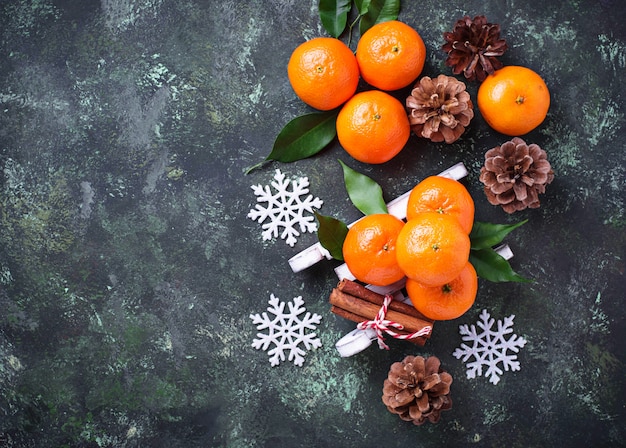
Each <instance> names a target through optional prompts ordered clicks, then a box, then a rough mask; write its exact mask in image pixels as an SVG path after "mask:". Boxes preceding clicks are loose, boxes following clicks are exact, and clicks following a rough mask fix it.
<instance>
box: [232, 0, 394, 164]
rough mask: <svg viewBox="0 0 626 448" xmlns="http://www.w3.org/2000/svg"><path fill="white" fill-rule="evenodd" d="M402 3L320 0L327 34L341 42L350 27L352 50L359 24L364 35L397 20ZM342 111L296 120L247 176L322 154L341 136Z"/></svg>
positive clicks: (285, 129)
mask: <svg viewBox="0 0 626 448" xmlns="http://www.w3.org/2000/svg"><path fill="white" fill-rule="evenodd" d="M353 4H354V5H355V6H356V9H357V11H358V15H357V17H356V19H355V20H354V21H353V22H352V23H351V24H350V25H348V15H349V13H350V11H351V10H352V6H353ZM399 12H400V0H354V2H353V1H352V0H320V2H319V17H320V20H321V22H322V25H323V27H324V29H325V30H326V32H328V34H330V35H331V36H333V37H335V38H339V36H341V35H342V34H343V33H344V31H345V30H346V27H347V26H348V27H349V30H350V31H349V37H348V46H349V45H350V39H351V37H352V28H353V27H354V26H355V25H356V24H357V23H358V24H359V31H360V33H361V35H362V34H363V33H364V32H365V31H367V30H368V29H369V28H370V27H371V26H372V25H375V24H376V23H380V22H385V21H388V20H396V19H397V18H398V13H399ZM338 114H339V109H335V110H332V111H327V112H312V113H308V114H305V115H301V116H299V117H296V118H294V119H292V120H291V121H290V122H289V123H287V124H286V125H285V126H284V127H283V129H282V130H281V131H280V133H279V134H278V136H277V137H276V140H275V141H274V146H273V147H272V151H271V152H270V154H269V155H268V156H267V157H266V158H265V159H263V160H262V161H261V162H259V163H257V164H255V165H252V166H250V167H248V168H246V169H245V170H244V173H245V174H248V173H250V172H251V171H253V170H255V169H257V168H261V167H262V166H263V165H265V164H266V163H268V162H270V161H273V160H274V161H277V162H284V163H289V162H295V161H296V160H301V159H305V158H307V157H311V156H313V155H315V154H317V153H318V152H320V151H322V150H323V149H324V148H325V147H326V146H328V145H329V144H330V142H332V141H333V140H334V138H335V137H336V135H337V129H336V121H337V115H338Z"/></svg>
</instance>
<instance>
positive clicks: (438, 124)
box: [406, 75, 474, 143]
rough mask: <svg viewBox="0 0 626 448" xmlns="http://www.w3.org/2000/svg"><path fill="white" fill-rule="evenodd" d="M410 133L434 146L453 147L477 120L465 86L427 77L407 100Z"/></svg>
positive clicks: (450, 78) (417, 84)
mask: <svg viewBox="0 0 626 448" xmlns="http://www.w3.org/2000/svg"><path fill="white" fill-rule="evenodd" d="M406 106H407V107H408V109H409V121H410V123H411V129H412V130H413V132H414V133H415V135H418V136H420V137H426V138H429V139H430V140H432V141H433V142H442V141H444V140H445V142H446V143H452V142H454V141H456V140H457V139H458V138H459V137H460V136H461V134H463V132H464V131H465V127H466V126H467V125H469V123H470V121H471V119H472V118H473V117H474V106H473V104H472V101H471V99H470V95H469V93H468V92H467V91H466V90H465V84H464V83H463V82H461V81H459V80H458V79H456V78H453V77H452V76H446V75H439V76H437V78H435V79H432V78H430V77H428V76H424V77H423V78H422V79H420V80H419V82H417V83H416V84H415V86H414V87H413V90H412V91H411V95H410V96H409V97H408V98H407V99H406Z"/></svg>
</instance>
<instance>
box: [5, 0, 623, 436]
mask: <svg viewBox="0 0 626 448" xmlns="http://www.w3.org/2000/svg"><path fill="white" fill-rule="evenodd" d="M464 14H469V15H470V16H474V15H478V14H486V15H487V18H488V19H489V21H491V22H496V23H499V24H500V25H501V27H502V33H503V37H505V38H506V39H507V41H508V43H509V47H510V49H509V51H508V52H507V53H506V55H505V56H504V57H503V58H502V60H503V62H504V63H505V64H507V65H516V64H517V65H525V66H528V67H530V68H532V69H534V70H536V71H537V72H539V73H540V74H541V75H542V76H543V77H544V79H545V80H546V83H547V84H548V86H549V88H550V90H551V93H552V104H551V108H550V112H549V114H548V117H547V119H546V121H545V122H544V123H543V124H542V125H541V126H540V127H539V128H537V129H536V130H535V131H533V132H531V133H530V134H528V135H527V136H525V137H524V138H525V139H526V140H527V141H528V142H529V143H530V142H533V143H537V144H539V145H540V146H542V147H543V148H544V149H545V150H546V151H547V153H548V158H549V160H550V162H551V163H552V166H553V168H554V171H555V174H556V177H555V180H554V182H553V183H552V184H551V185H549V186H548V189H547V192H546V194H545V195H543V196H542V197H541V201H542V206H541V208H540V209H537V210H526V211H523V212H518V213H517V214H515V215H513V216H509V215H506V214H505V213H504V212H502V211H501V210H500V209H498V208H495V207H493V206H491V205H489V204H488V203H487V201H486V199H485V197H484V194H483V193H482V190H481V185H480V182H479V181H478V171H479V169H480V167H481V166H482V161H483V155H484V152H485V151H486V150H487V149H489V148H491V147H493V146H495V145H497V144H500V143H503V142H504V141H506V140H507V138H506V137H504V136H502V135H499V134H497V133H495V132H494V131H492V130H490V129H489V128H488V127H487V126H486V124H485V123H484V121H483V120H482V118H481V117H480V115H479V114H477V116H476V117H475V118H474V120H473V121H472V123H471V125H470V127H469V129H468V130H467V132H466V133H465V134H464V135H463V137H462V138H461V139H460V140H459V141H457V142H456V143H454V144H452V145H449V146H446V145H442V144H431V143H429V142H427V141H425V140H422V139H418V138H417V137H415V136H412V137H411V139H410V141H409V143H408V145H407V147H406V148H405V149H404V151H403V152H402V153H401V154H400V155H399V156H398V157H397V158H395V159H394V160H392V161H391V162H388V163H386V164H384V165H380V166H366V165H362V164H359V163H357V162H354V161H353V160H351V159H350V158H349V156H347V155H346V154H345V153H344V152H343V151H342V150H341V148H340V147H339V146H338V144H336V143H334V144H333V145H332V146H331V147H330V148H328V149H327V150H325V151H324V152H322V153H321V154H319V155H318V156H315V157H314V158H311V159H307V160H302V161H299V162H295V163H292V164H282V165H281V164H273V165H268V166H265V167H264V168H262V169H260V170H256V171H253V172H252V173H251V174H249V175H247V176H246V175H244V174H243V171H244V169H245V168H246V167H248V166H250V165H253V164H255V163H257V162H259V161H260V160H262V159H263V158H264V157H265V156H266V155H267V154H268V153H269V151H270V149H271V145H272V143H273V141H274V138H275V136H276V135H277V134H278V132H279V131H280V129H281V128H282V126H283V125H284V124H285V123H286V122H287V121H289V120H290V119H291V118H293V117H295V116H297V115H300V114H303V113H306V112H309V111H310V109H308V108H307V107H306V106H305V105H304V104H302V103H301V102H300V101H299V100H298V99H297V98H296V97H295V95H294V94H293V92H292V90H291V88H290V86H289V83H288V80H287V75H286V64H287V61H288V58H289V55H290V53H291V51H292V50H293V49H294V48H295V47H296V46H297V45H298V44H299V43H301V42H303V41H304V40H305V39H309V38H312V37H316V36H319V35H323V34H324V32H323V30H322V28H321V25H320V22H319V19H318V16H317V6H316V2H315V1H313V0H307V1H279V0H270V1H261V0H254V1H249V2H237V1H223V2H217V1H210V0H206V1H201V0H196V1H192V0H180V1H172V0H101V1H93V0H92V1H84V0H65V1H63V0H56V1H55V0H33V1H16V0H5V1H3V2H2V4H1V5H0V39H1V40H0V61H1V62H0V106H1V107H0V165H1V169H2V181H1V185H0V188H1V189H2V191H0V198H1V201H0V207H1V214H0V239H1V244H0V446H7V447H62V446H67V447H208V446H220V447H283V446H284V447H327V446H328V447H370V446H381V445H384V446H398V447H406V446H420V447H442V446H447V447H467V446H489V447H491V446H497V447H499V446H503V447H552V446H567V447H578V446H580V447H583V446H584V447H609V446H611V447H613V446H624V445H626V424H625V423H624V419H625V417H626V412H625V409H624V402H623V397H624V396H625V394H626V390H625V389H626V387H625V375H624V367H625V366H624V363H625V362H626V356H625V352H626V350H625V345H624V340H626V326H625V320H624V317H625V312H624V299H625V297H624V295H625V294H624V287H623V284H624V270H625V269H626V261H625V258H626V250H625V247H626V211H625V205H626V204H625V202H626V193H625V191H624V186H625V178H626V176H625V174H626V163H625V162H626V151H625V149H626V148H625V144H624V141H625V140H626V132H625V131H624V123H625V110H624V94H623V83H624V73H625V72H626V70H625V69H626V49H625V48H626V46H625V40H626V31H625V28H624V22H625V21H626V8H625V6H624V3H623V2H621V1H618V0H603V1H591V0H571V1H556V2H530V1H522V0H509V1H496V0H492V1H477V0H472V1H447V2H443V1H436V0H433V1H420V2H416V1H408V0H407V1H404V2H403V4H402V10H401V13H400V17H399V18H400V20H402V21H404V22H406V23H408V24H410V25H411V26H413V27H415V28H416V29H417V30H418V31H419V32H420V34H421V35H422V36H423V38H424V41H425V43H426V47H427V51H428V57H427V61H426V66H425V69H424V72H423V74H425V75H430V76H436V75H438V74H439V73H445V74H450V69H449V68H447V67H445V65H444V58H445V55H444V54H443V53H442V52H441V50H440V46H441V44H442V43H443V41H442V33H443V32H444V31H448V30H451V28H452V25H453V24H454V22H455V21H456V20H457V19H458V18H460V17H462V16H463V15H464ZM355 37H358V36H355ZM353 46H354V42H353ZM468 89H469V91H470V92H471V93H472V95H475V92H476V89H477V85H476V84H473V83H468ZM407 94H408V89H405V90H403V91H399V92H396V95H397V97H398V98H400V99H404V97H405V96H406V95H407ZM337 158H340V159H342V160H344V161H345V162H346V163H347V164H349V165H350V166H351V167H353V168H355V169H357V170H359V171H361V172H363V173H365V174H368V175H369V176H371V177H372V178H373V179H375V180H376V181H377V182H379V183H380V184H381V186H382V187H383V191H384V192H385V196H386V198H387V199H388V200H389V199H392V198H394V197H395V196H397V195H399V194H401V193H404V192H405V191H407V190H408V189H410V188H411V187H412V186H413V185H414V184H415V183H416V182H417V181H418V180H419V179H421V178H423V177H424V176H427V175H430V174H435V173H437V172H439V171H441V170H443V169H445V168H447V167H448V166H450V165H452V164H454V163H456V162H458V161H463V162H464V163H465V164H466V166H467V167H468V169H469V171H470V174H469V176H468V177H467V179H466V180H465V184H466V185H467V187H468V189H469V190H470V192H471V193H472V195H473V197H474V198H475V201H476V210H477V219H479V220H481V221H491V222H501V223H510V222H517V221H519V220H521V219H526V218H527V219H528V220H529V222H528V223H527V224H525V225H524V226H522V227H521V228H520V229H518V230H516V231H515V232H514V233H513V234H511V235H510V236H509V237H507V242H508V243H509V244H510V246H511V248H512V249H513V251H514V253H515V257H514V258H513V259H512V261H511V263H512V265H513V267H514V268H515V269H516V270H517V271H518V272H519V273H520V274H522V275H524V276H526V277H532V278H533V279H534V283H532V284H490V283H487V282H482V283H481V284H480V290H479V295H478V298H477V302H476V305H475V306H474V308H472V309H471V310H470V311H469V312H468V313H467V314H466V315H464V316H463V317H461V318H460V319H458V320H456V321H452V322H440V323H437V325H436V326H435V331H434V334H433V337H432V338H431V340H430V341H429V342H428V343H427V344H426V346H425V347H423V348H416V347H414V346H413V345H411V344H408V343H405V342H401V341H391V342H390V344H391V345H392V349H391V350H390V351H382V350H378V349H377V348H375V347H373V348H370V349H368V351H366V352H364V353H362V354H360V355H358V356H355V357H352V358H347V359H342V358H339V357H338V355H337V353H336V351H335V349H334V347H333V345H334V342H335V341H336V340H337V339H338V338H339V337H341V336H342V335H343V334H344V333H346V332H347V331H349V330H350V329H352V328H353V324H352V323H350V322H347V321H344V320H341V319H339V318H337V317H335V316H334V315H332V314H331V313H330V312H329V305H328V303H327V298H328V294H329V293H330V290H331V288H332V287H333V286H334V284H335V283H336V278H335V277H334V274H333V271H332V268H333V267H334V264H333V263H332V262H323V263H320V264H318V265H316V266H314V267H312V268H310V269H308V270H306V271H305V272H302V273H299V274H296V275H293V274H291V271H290V269H289V266H288V264H287V260H288V259H289V258H290V257H291V256H293V255H294V254H295V253H297V252H298V251H300V250H302V249H304V248H305V247H307V246H308V245H310V244H312V243H314V242H315V235H312V234H305V235H303V236H301V237H300V239H299V242H298V244H297V245H296V247H294V248H290V247H289V246H287V245H286V244H285V243H284V242H283V241H282V240H280V239H278V240H272V241H262V238H261V228H260V225H259V224H258V223H256V222H253V221H252V220H250V219H248V218H247V217H246V215H247V213H248V211H249V210H250V208H252V207H253V206H254V204H255V201H256V198H255V196H254V194H253V192H252V190H251V188H250V186H251V185H254V184H263V185H265V184H268V183H269V182H270V181H271V178H272V175H273V173H274V170H275V169H276V168H280V169H281V170H282V171H283V172H284V173H285V174H286V175H287V176H289V177H300V176H307V177H308V179H309V181H310V189H311V193H313V194H314V195H316V196H318V197H320V198H321V199H322V200H323V201H324V205H323V207H322V209H321V212H322V213H324V214H327V215H333V216H336V217H338V218H340V219H344V220H346V221H350V220H353V219H355V218H357V217H358V216H359V214H358V211H356V209H355V208H354V207H353V206H352V205H351V204H350V202H349V200H348V198H347V195H346V193H345V190H344V188H343V182H342V179H341V167H340V165H339V163H338V162H337ZM90 199H91V201H90ZM272 293H273V294H275V295H276V296H278V297H279V298H280V299H282V300H284V301H289V300H291V299H292V298H293V297H295V296H298V295H302V296H303V298H304V300H305V303H306V306H307V308H308V310H309V311H312V312H316V313H318V314H320V315H322V316H323V319H322V323H321V324H320V325H319V327H318V333H319V336H320V338H321V339H322V342H323V344H324V345H323V347H322V348H320V349H318V350H316V351H313V352H310V353H309V354H308V355H307V357H306V361H305V363H304V366H302V367H295V366H293V365H292V364H291V363H283V364H281V365H279V366H278V367H273V368H272V367H270V365H269V362H268V360H267V354H266V353H265V352H263V351H257V350H254V349H253V348H252V347H251V343H252V339H253V338H254V337H255V335H256V329H255V328H254V326H253V325H252V322H251V320H250V318H249V315H250V314H251V313H257V312H261V311H263V310H264V309H265V307H266V306H267V300H268V298H269V295H270V294H272ZM482 309H487V310H488V311H489V312H490V313H491V314H492V316H493V317H495V318H497V319H501V318H504V317H506V316H508V315H511V314H515V316H516V317H515V327H514V331H515V332H516V333H517V334H518V335H520V336H523V337H524V338H526V339H527V340H528V343H527V344H526V346H525V347H524V348H523V349H522V350H521V351H520V354H519V359H520V361H521V366H522V368H521V370H520V371H519V372H506V373H505V374H504V375H503V376H502V379H501V381H500V383H499V384H498V385H495V386H494V385H492V384H490V383H489V382H488V380H487V379H486V378H484V377H478V378H477V379H473V380H470V379H467V378H466V376H465V366H464V365H463V363H462V362H461V361H460V360H457V359H456V358H454V357H453V356H452V352H453V351H454V349H455V348H456V347H457V346H459V344H460V342H461V339H460V335H459V333H458V326H459V324H462V323H473V322H475V321H476V320H477V318H478V315H479V313H480V311H481V310H482ZM407 354H422V355H437V356H439V357H440V358H441V360H442V363H443V366H444V367H445V368H446V369H447V370H448V371H449V372H450V373H451V374H452V375H453V377H454V383H453V385H452V396H453V400H454V406H453V409H452V410H451V411H449V412H446V413H444V414H443V416H442V419H441V421H440V422H439V423H438V424H437V425H428V424H427V425H425V426H422V427H415V426H413V425H412V424H410V423H406V422H402V421H400V420H399V419H398V418H397V417H396V416H394V415H392V414H390V413H389V412H387V410H386V409H385V407H384V406H383V404H382V402H381V401H380V396H381V388H382V382H383V380H384V378H385V377H386V375H387V371H388V369H389V366H390V365H391V363H393V362H395V361H399V360H401V359H402V358H403V357H404V356H405V355H407Z"/></svg>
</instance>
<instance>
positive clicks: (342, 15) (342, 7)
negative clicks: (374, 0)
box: [319, 0, 352, 37]
mask: <svg viewBox="0 0 626 448" xmlns="http://www.w3.org/2000/svg"><path fill="white" fill-rule="evenodd" d="M351 7H352V1H351V0H320V2H319V14H320V20H321V22H322V25H323V26H324V29H325V30H326V31H327V32H328V34H330V35H331V36H333V37H339V36H340V35H341V33H343V31H344V30H345V29H346V24H347V23H348V13H349V12H350V8H351Z"/></svg>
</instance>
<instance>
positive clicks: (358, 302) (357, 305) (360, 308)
mask: <svg viewBox="0 0 626 448" xmlns="http://www.w3.org/2000/svg"><path fill="white" fill-rule="evenodd" d="M328 301H329V302H330V304H331V305H335V306H336V307H338V308H341V309H343V310H346V311H348V312H350V313H353V314H356V315H358V316H364V317H365V319H364V320H373V319H375V318H376V315H377V314H378V311H379V310H380V305H377V304H375V303H372V302H369V301H367V300H364V299H361V298H359V297H355V296H352V295H350V294H347V293H346V292H343V291H340V290H339V289H338V288H335V289H333V290H332V292H331V293H330V297H329V299H328ZM381 305H382V303H381ZM387 319H389V320H392V321H394V322H398V323H400V324H402V325H403V326H404V329H405V330H406V331H408V332H409V333H413V332H416V331H420V330H421V329H422V328H424V327H427V326H432V322H428V321H425V320H423V319H420V318H418V317H415V316H412V315H408V314H404V313H401V312H399V311H396V310H392V309H391V308H389V309H388V311H387Z"/></svg>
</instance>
